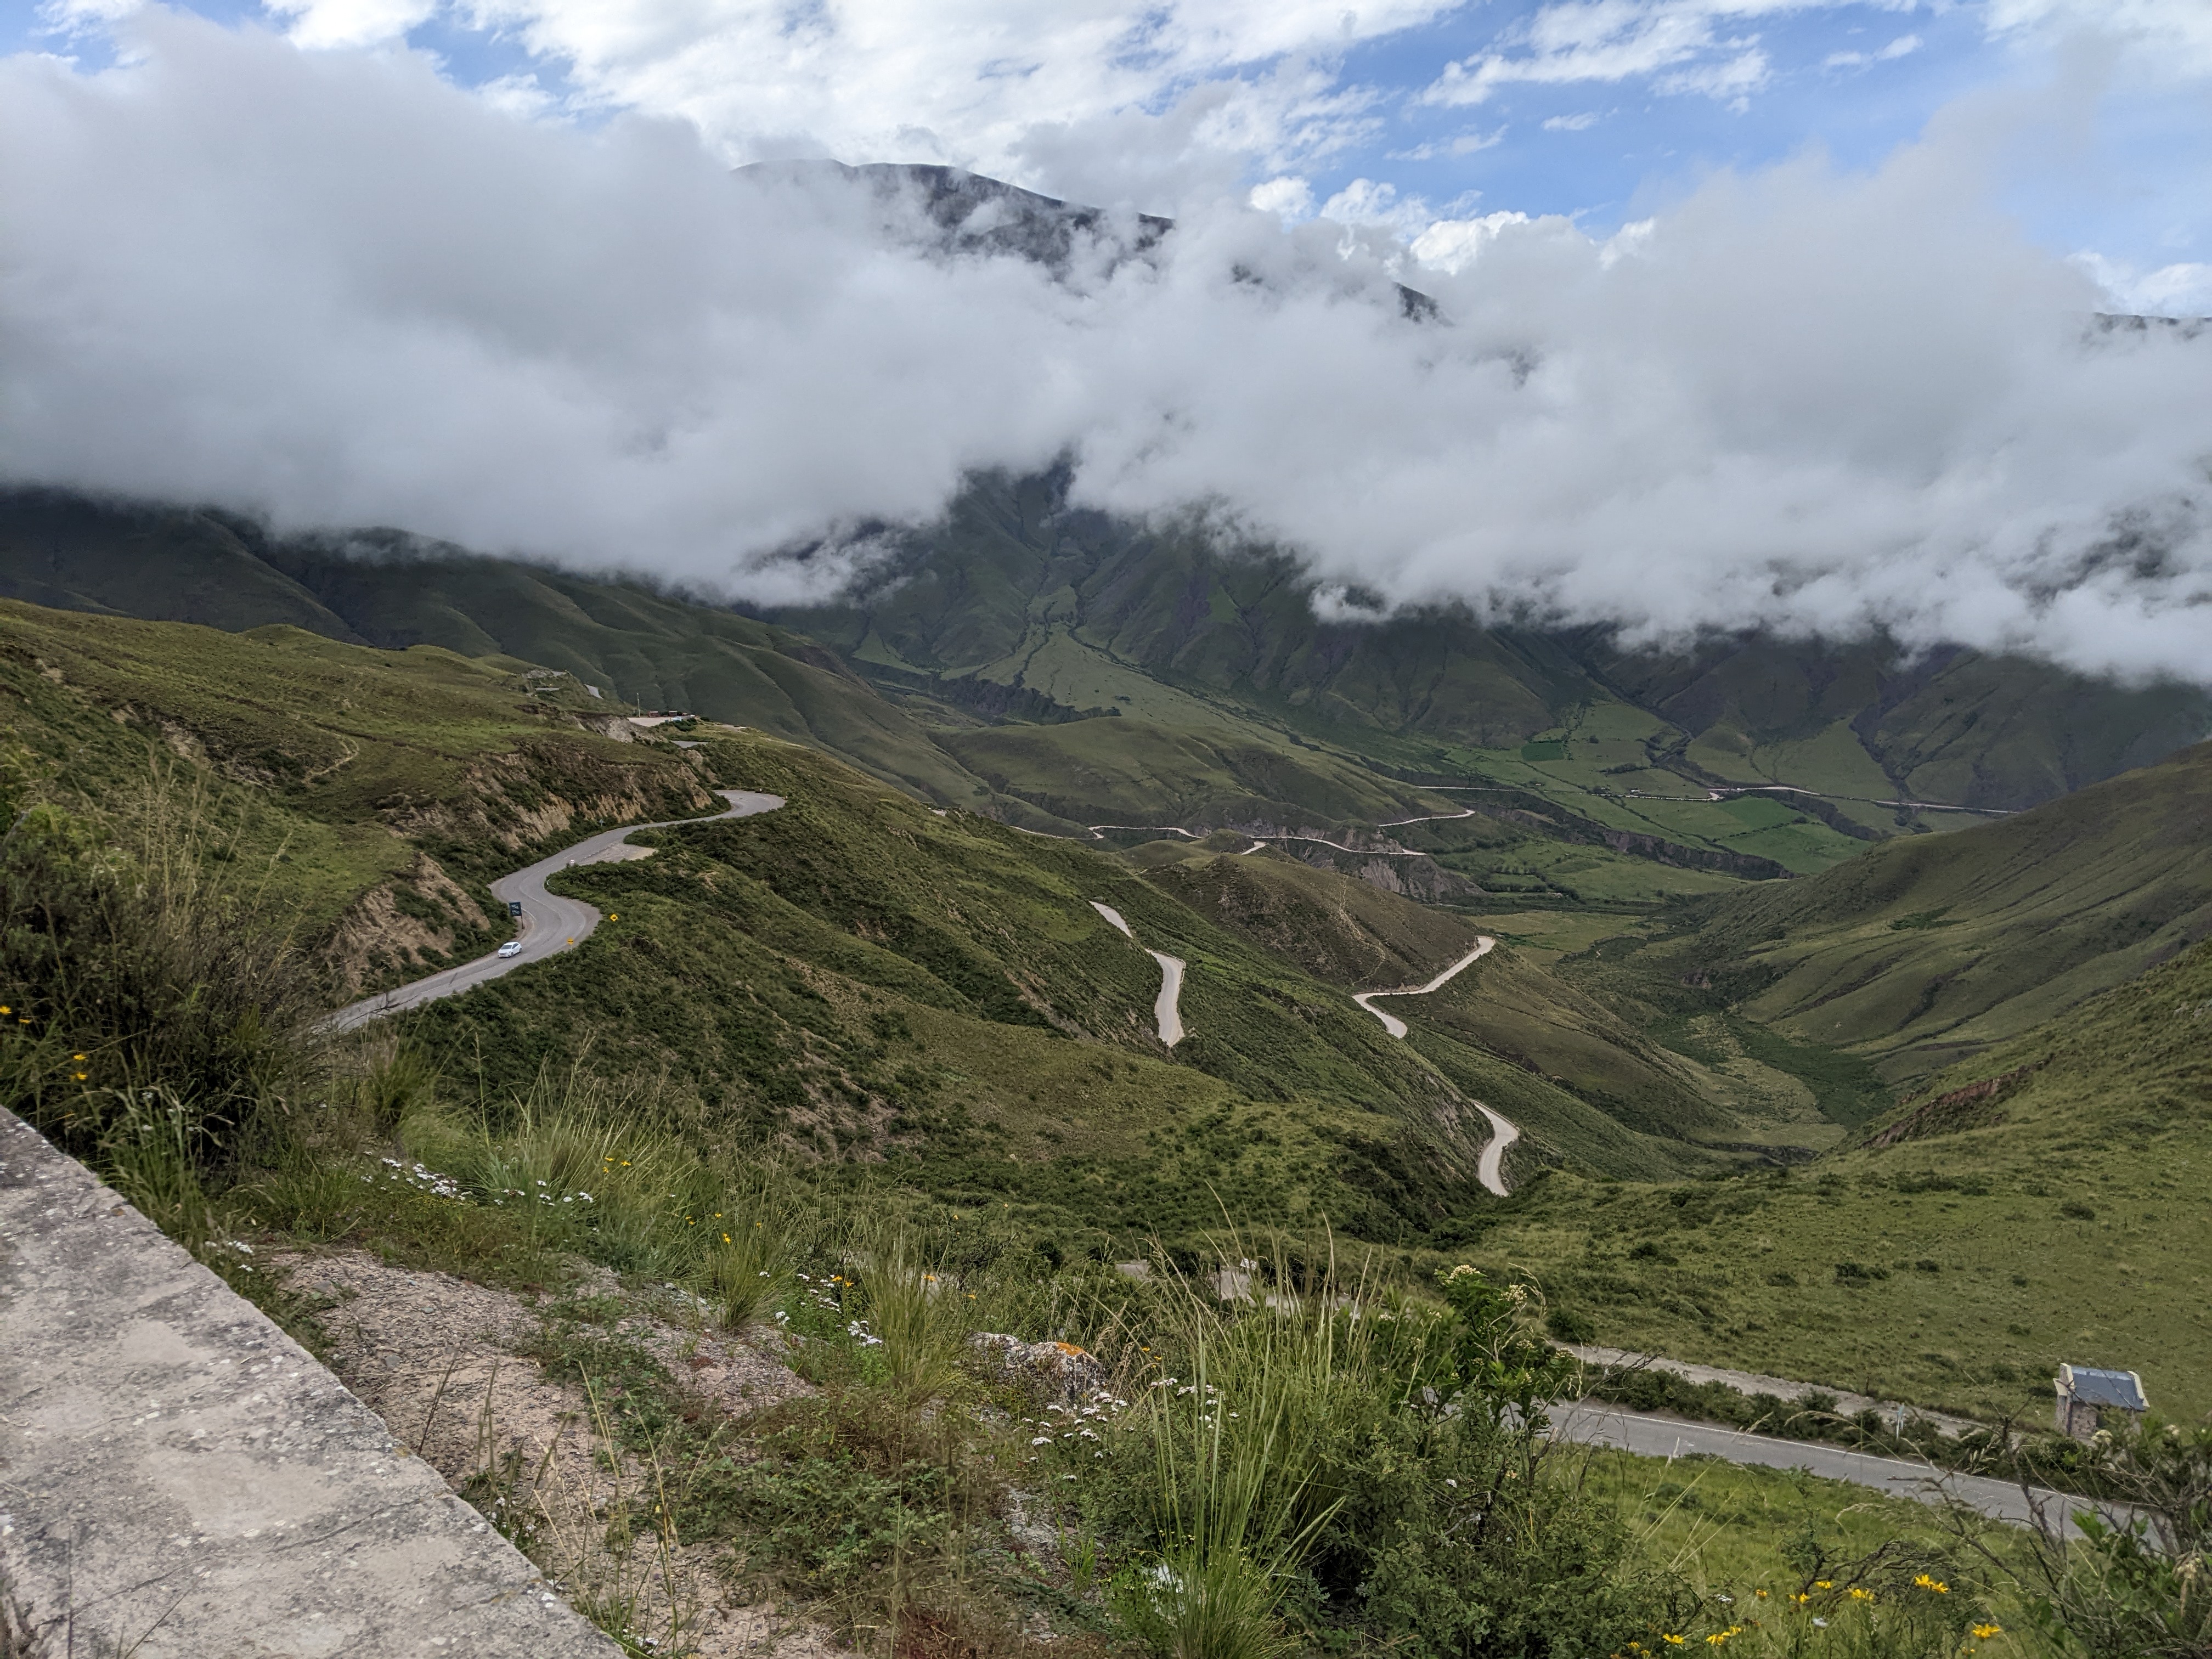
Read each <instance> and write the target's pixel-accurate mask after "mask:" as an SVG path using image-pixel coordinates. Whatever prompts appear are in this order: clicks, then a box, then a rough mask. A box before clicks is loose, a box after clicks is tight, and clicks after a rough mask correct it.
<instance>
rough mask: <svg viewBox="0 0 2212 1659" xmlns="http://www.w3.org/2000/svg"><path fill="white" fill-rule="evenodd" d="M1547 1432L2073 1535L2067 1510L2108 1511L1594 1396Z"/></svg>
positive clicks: (1562, 1411) (1568, 1409)
mask: <svg viewBox="0 0 2212 1659" xmlns="http://www.w3.org/2000/svg"><path fill="white" fill-rule="evenodd" d="M1552 1433H1553V1437H1554V1438H1555V1439H1559V1440H1568V1441H1575V1442H1578V1443H1582V1444H1584V1445H1592V1446H1612V1447H1614V1448H1616V1449H1619V1450H1621V1451H1626V1452H1633V1453H1635V1454H1636V1455H1638V1456H1639V1457H1663V1458H1667V1459H1669V1460H1672V1459H1674V1458H1677V1457H1717V1458H1720V1459H1722V1460H1723V1462H1729V1463H1745V1464H1750V1465H1753V1466H1754V1467H1757V1468H1770V1469H1803V1470H1805V1471H1806V1472H1808V1474H1818V1475H1824V1476H1826V1478H1827V1479H1829V1480H1848V1481H1850V1482H1852V1483H1853V1484H1854V1485H1857V1486H1871V1487H1873V1488H1874V1489H1875V1491H1876V1492H1887V1493H1889V1494H1890V1495H1891V1496H1893V1497H1897V1498H1917V1499H1919V1500H1920V1501H1921V1502H1922V1503H1924V1504H1942V1503H1943V1502H1945V1501H1946V1500H1948V1499H1956V1500H1957V1501H1958V1502H1960V1503H1961V1504H1966V1506H1967V1507H1968V1508H1969V1509H1974V1510H1980V1511H1981V1512H1982V1513H1983V1514H1984V1515H1987V1516H1993V1517H1994V1518H1996V1519H1997V1520H1999V1521H2009V1522H2013V1523H2014V1524H2015V1526H2023V1527H2039V1528H2040V1527H2049V1526H2057V1527H2059V1528H2062V1529H2063V1531H2064V1533H2065V1534H2067V1535H2068V1536H2075V1537H2078V1536H2079V1535H2080V1528H2077V1527H2076V1526H2075V1524H2074V1521H2073V1515H2074V1512H2075V1510H2100V1511H2105V1512H2106V1513H2108V1514H2110V1513H2111V1511H2110V1506H2108V1505H2104V1504H2098V1503H2096V1502H2094V1501H2093V1500H2092V1499H2090V1498H2073V1497H2069V1496H2067V1495H2066V1494H2065V1493H2063V1492H2051V1491H2049V1490H2046V1489H2045V1488H2043V1487H2039V1486H2032V1487H2030V1488H2028V1489H2027V1491H2025V1492H2023V1491H2021V1488H2020V1486H2018V1485H2017V1484H2015V1483H2014V1482H2012V1481H2008V1480H1992V1479H1991V1478H1990V1476H1988V1475H1982V1474H1954V1473H1951V1472H1949V1471H1948V1470H1942V1469H1936V1468H1931V1467H1930V1466H1929V1465H1928V1464H1926V1463H1914V1462H1907V1461H1906V1460H1905V1459H1904V1458H1901V1457H1876V1456H1875V1455H1873V1454H1872V1453H1870V1452H1861V1451H1851V1450H1849V1449H1846V1448H1844V1447H1842V1446H1831V1445H1827V1444H1825V1443H1822V1442H1820V1441H1817V1440H1784V1439H1780V1438H1778V1437H1774V1436H1771V1435H1764V1434H1747V1433H1745V1432H1744V1431H1742V1430H1741V1429H1724V1428H1722V1427H1721V1426H1719V1425H1717V1424H1713V1423H1691V1422H1686V1421H1685V1420H1683V1419H1680V1418H1674V1417H1662V1416H1660V1415H1658V1414H1656V1413H1649V1412H1638V1411H1630V1410H1628V1409H1626V1407H1620V1406H1613V1405H1608V1404H1607V1403H1605V1402H1604V1401H1597V1400H1580V1401H1576V1402H1575V1403H1573V1404H1572V1405H1570V1406H1563V1407H1559V1410H1557V1411H1556V1412H1554V1413H1553V1416H1552Z"/></svg>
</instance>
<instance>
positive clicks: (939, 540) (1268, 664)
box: [783, 477, 2212, 867]
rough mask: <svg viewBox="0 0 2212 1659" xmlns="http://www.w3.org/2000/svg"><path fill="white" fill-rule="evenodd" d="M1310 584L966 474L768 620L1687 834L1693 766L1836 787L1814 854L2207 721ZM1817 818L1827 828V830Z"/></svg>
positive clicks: (2053, 790) (1777, 647)
mask: <svg viewBox="0 0 2212 1659" xmlns="http://www.w3.org/2000/svg"><path fill="white" fill-rule="evenodd" d="M1313 592H1314V585H1313V582H1312V580H1311V579H1310V578H1309V577H1307V576H1306V575H1305V574H1304V573H1303V571H1302V570H1301V568H1299V567H1298V565H1297V563H1296V562H1295V561H1293V560H1291V559H1290V558H1287V557H1285V556H1281V555H1279V554H1269V553H1265V552H1250V551H1243V550H1231V549H1228V548H1225V547H1224V546H1223V545H1222V544H1220V542H1219V541H1218V539H1216V538H1212V537H1210V536H1208V535H1207V534H1206V533H1204V532H1203V531H1202V530H1201V529H1200V528H1196V527H1193V526H1187V525H1186V526H1165V527H1162V528H1158V529H1145V528H1140V527H1138V526H1131V525H1127V524H1124V523H1121V522H1119V521H1116V520H1111V519H1109V518H1107V517H1106V516H1104V515H1103V514H1100V513H1092V512H1085V511H1080V510H1075V509H1071V508H1069V507H1067V506H1066V501H1065V498H1064V494H1063V491H1062V486H1061V484H1060V481H1059V480H1057V479H1056V478H1054V477H1030V478H1024V479H1018V480H1017V479H1011V478H1004V477H984V478H979V479H976V480H975V481H973V482H972V483H971V485H970V487H969V489H967V490H966V491H965V492H964V493H963V495H961V497H960V498H959V499H958V500H957V501H955V503H954V504H953V506H952V507H951V509H950V510H949V511H948V513H947V514H946V515H945V519H944V520H943V521H942V522H941V523H939V524H938V525H935V526H930V527H928V528H927V529H925V530H922V531H919V532H914V533H913V534H912V535H911V536H909V537H908V538H907V541H906V544H905V546H904V547H903V549H902V552H901V553H900V555H899V556H897V557H896V558H895V559H894V560H893V561H891V562H890V564H888V565H887V566H886V567H885V568H884V569H883V571H882V572H881V573H880V575H879V578H878V580H877V582H876V584H875V585H874V586H872V587H869V588H866V589H864V590H863V591H861V592H858V593H856V594H855V595H854V596H853V597H852V598H850V599H848V600H846V601H844V602H842V603H840V604H837V605H830V606H826V607H819V608H815V609H810V610H805V611H789V612H787V613H785V614H784V617H783V620H785V621H787V622H788V623H791V624H792V625H793V626H794V627H797V628H800V629H805V631H806V632H808V633H809V634H811V635H814V636H815V637H817V638H819V639H821V640H823V641H825V642H827V643H829V644H830V645H832V646H833V647H836V649H838V650H839V651H841V652H842V653H845V654H846V655H847V656H848V658H850V659H852V660H853V661H854V664H855V665H856V666H858V667H859V668H860V669H861V670H862V671H864V672H867V673H870V674H871V675H872V676H874V677H876V678H878V682H879V683H881V684H884V685H886V686H887V687H890V688H901V687H904V688H909V689H912V688H924V687H927V686H928V685H930V684H938V685H943V684H951V683H972V682H974V681H975V680H982V681H987V682H994V683H1002V684H1012V685H1018V686H1022V687H1024V688H1027V689H1032V690H1036V691H1039V692H1042V693H1044V694H1046V695H1048V696H1052V697H1054V698H1056V699H1057V700H1059V701H1060V702H1063V703H1066V704H1068V705H1071V706H1073V707H1075V708H1085V707H1089V706H1091V705H1093V704H1098V703H1104V702H1108V701H1109V699H1112V700H1114V701H1115V702H1121V701H1122V700H1124V699H1126V700H1127V705H1128V706H1129V708H1130V712H1138V711H1139V709H1141V708H1142V706H1143V704H1144V702H1145V701H1146V698H1147V697H1151V698H1152V699H1155V700H1158V701H1167V700H1170V699H1172V700H1174V701H1176V702H1177V703H1178V704H1179V706H1180V707H1181V708H1182V709H1183V710H1184V711H1185V714H1184V715H1183V716H1181V717H1179V718H1191V717H1194V715H1195V713H1196V711H1198V710H1201V709H1202V710H1208V711H1211V713H1212V715H1213V717H1214V718H1215V719H1217V720H1220V719H1225V718H1227V717H1229V716H1231V715H1233V716H1235V717H1237V718H1238V719H1240V720H1248V721H1253V722H1255V723H1257V724H1259V725H1261V726H1264V727H1269V728H1273V729H1275V730H1278V731H1281V732H1286V733H1292V734H1296V735H1297V736H1298V737H1300V738H1304V739H1305V740H1307V741H1324V742H1328V743H1330V744H1342V745H1345V746H1347V747H1350V748H1352V749H1355V750H1358V752H1359V753H1360V754H1361V755H1363V756H1364V757H1368V758H1370V759H1371V760H1373V761H1375V762H1376V763H1380V764H1382V765H1383V766H1384V767H1385V768H1387V769H1394V770H1395V771H1397V772H1398V773H1399V774H1400V775H1408V776H1423V775H1425V776H1432V777H1435V778H1437V779H1438V780H1441V779H1442V778H1443V777H1444V776H1446V775H1454V776H1457V777H1474V778H1482V777H1491V776H1496V777H1498V778H1499V779H1500V781H1508V782H1520V783H1525V784H1527V785H1528V786H1529V787H1534V788H1536V789H1538V790H1539V791H1540V792H1542V793H1552V794H1554V795H1555V796H1556V797H1557V798H1558V799H1561V800H1562V801H1567V800H1570V799H1580V800H1581V801H1582V802H1583V805H1584V806H1585V807H1586V808H1587V809H1588V810H1592V811H1607V812H1616V813H1620V812H1625V813H1626V814H1627V815H1628V817H1627V818H1624V820H1623V826H1624V827H1627V824H1628V822H1629V820H1630V819H1632V818H1633V817H1636V816H1638V815H1640V814H1645V813H1648V812H1649V811H1651V810H1652V809H1650V808H1648V807H1645V806H1642V805H1632V804H1630V802H1629V797H1630V795H1631V792H1633V791H1637V790H1644V791H1646V792H1649V793H1654V794H1657V795H1677V796H1686V797H1687V798H1688V799H1686V800H1685V801H1683V802H1681V803H1680V804H1679V805H1677V806H1675V807H1674V808H1671V809H1667V816H1668V817H1669V818H1670V819H1671V820H1672V821H1673V827H1672V829H1671V830H1670V831H1669V832H1668V833H1671V834H1672V836H1674V838H1675V839H1678V840H1688V841H1690V842H1692V844H1697V845H1713V846H1718V845H1723V844H1725V843H1727V842H1729V840H1730V838H1731V837H1732V836H1736V835H1738V834H1740V833H1741V832H1742V831H1743V830H1744V829H1745V828H1746V826H1745V825H1743V824H1741V823H1731V822H1729V820H1727V819H1726V818H1725V817H1721V816H1720V815H1719V814H1718V813H1717V811H1716V810H1715V809H1714V808H1713V807H1712V805H1711V803H1709V802H1707V801H1706V800H1705V791H1704V790H1703V789H1702V788H1697V787H1689V788H1686V787H1685V786H1686V785H1689V786H1696V785H1703V784H1729V783H1735V784H1745V785H1756V784H1760V783H1771V782H1776V781H1781V782H1787V783H1791V784H1795V785H1797V786H1800V787H1804V788H1807V789H1811V790H1816V791H1824V792H1827V793H1831V794H1832V795H1834V796H1836V797H1838V798H1839V799H1837V800H1836V801H1835V802H1833V803H1832V808H1828V807H1822V808H1820V809H1819V810H1817V811H1814V812H1813V813H1811V814H1810V816H1811V817H1813V819H1814V822H1813V823H1812V824H1811V825H1810V827H1809V828H1804V827H1802V826H1801V829H1802V830H1803V832H1802V834H1801V835H1800V837H1799V839H1800V840H1801V841H1802V842H1806V843H1807V845H1806V847H1805V848H1803V849H1802V851H1801V852H1799V854H1798V855H1797V863H1798V864H1799V865H1806V866H1808V867H1819V863H1820V862H1822V861H1825V862H1829V863H1832V862H1834V861H1836V860H1838V859H1839V858H1842V857H1845V856H1848V855H1849V854H1850V852H1851V851H1852V850H1854V849H1853V848H1852V847H1851V845H1850V840H1851V838H1852V837H1854V836H1883V835H1887V834H1891V833H1893V832H1894V831H1895V829H1897V828H1898V827H1899V824H1898V822H1897V817H1898V815H1897V812H1896V810H1895V809H1894V808H1893V807H1890V808H1884V807H1879V806H1875V805H1870V804H1869V802H1872V801H1880V800H1894V799H1898V798H1899V796H1900V794H1902V795H1903V796H1905V798H1909V799H1923V800H1929V801H1936V802H1944V803H1949V804H1952V805H1960V806H1972V807H1984V808H1992V809H2011V808H2016V807H2020V806H2025V805H2033V803H2035V802H2037V801H2040V800H2045V799H2051V797H2052V796H2054V795H2056V794H2057V793H2062V792H2063V791H2064V790H2066V789H2069V788H2073V787H2080V786H2081V784H2083V783H2087V782H2090V781H2095V780H2096V779H2098V778H2101V777H2106V776H2110V775H2112V774H2113V773H2115V772H2118V771H2120V770H2123V769H2126V768H2128V767H2130V766H2135V765H2140V764H2143V763H2147V762H2148V761H2151V760H2154V759H2156V758H2158V757H2160V756H2162V755H2164V754H2166V753H2168V752H2171V751H2172V750H2173V749H2175V748H2177V747H2179V746H2180V745H2181V744H2186V743H2190V742H2193V741H2195V740H2197V738H2202V737H2203V736H2204V735H2205V734H2206V732H2208V730H2212V698H2208V697H2207V696H2206V695H2205V694H2204V693H2203V692H2202V691H2200V690H2192V689H2188V688H2181V687H2167V688H2152V689H2148V690H2118V689H2115V688H2111V687H2104V686H2099V685H2096V684H2092V683H2089V682H2087V681H2084V680H2081V678H2078V677H2075V676H2071V675H2068V674H2065V673H2063V672H2061V671H2057V670H2054V669H2051V668H2048V667H2045V666H2043V665H2038V664H2033V663H2030V662H2027V661H2023V660H2020V659H1996V658H1989V657H1984V656H1979V655H1977V654H1975V653H1967V652H1958V651H1951V652H1942V653H1933V654H1930V655H1929V656H1926V657H1924V658H1923V659H1918V660H1917V661H1906V660H1900V659H1899V654H1898V653H1897V652H1896V651H1895V650H1894V649H1893V647H1889V646H1887V645H1886V644H1884V643H1883V642H1881V641H1871V642H1869V643H1866V644H1863V645H1858V646H1849V647H1832V646H1825V645H1820V644H1817V643H1800V642H1789V641H1763V640H1759V639H1751V640H1727V641H1714V642H1711V644H1709V645H1706V646H1705V647H1700V648H1699V650H1697V651H1695V652H1694V653H1689V654H1686V655H1680V656H1674V655H1666V654H1653V653H1624V652H1622V651H1621V650H1620V649H1619V648H1618V647H1615V646H1614V645H1613V644H1612V643H1611V642H1610V641H1609V640H1608V639H1607V637H1605V636H1603V635H1597V634H1593V633H1588V632H1579V633H1565V634H1543V633H1539V632H1534V631H1531V630H1528V629H1515V628H1489V627H1485V626H1482V625H1480V624H1479V623H1477V622H1475V621H1474V619H1473V618H1472V617H1468V616H1466V615H1464V614H1458V613H1453V612H1450V611H1431V612H1426V613H1418V614H1413V615H1406V616H1398V617H1389V618H1384V617H1380V616H1375V617H1371V618H1368V617H1363V616H1362V614H1361V613H1360V612H1359V611H1358V608H1357V597H1358V596H1356V595H1354V596H1351V597H1350V601H1349V602H1348V604H1347V605H1346V606H1342V607H1340V608H1339V609H1338V611H1336V613H1335V615H1334V619H1330V620H1324V619H1322V618H1321V617H1316V614H1315V611H1314V608H1313ZM1046 740H1047V741H1049V740H1050V734H1049V733H1048V734H1047V738H1046ZM1578 744H1583V745H1591V746H1603V747H1604V748H1605V749H1606V752H1605V754H1604V756H1603V757H1602V760H1601V762H1599V763H1597V764H1594V765H1592V766H1591V767H1589V769H1588V770H1587V772H1584V771H1582V770H1579V769H1573V768H1567V769H1561V770H1558V771H1554V770H1553V768H1552V764H1551V763H1558V762H1561V761H1571V760H1574V759H1576V758H1578V757H1579V756H1578V750H1577V745H1578ZM1524 746H1526V747H1527V748H1528V749H1531V750H1534V752H1526V753H1524V752H1523V750H1524ZM1591 758H1592V759H1593V760H1594V761H1595V760H1596V759H1597V757H1596V756H1595V754H1593V755H1592V756H1591ZM1014 781H1015V782H1016V783H1017V784H1018V782H1019V780H1018V778H1017V779H1015V780H1014ZM1851 797H1863V798H1866V799H1857V800H1855V799H1850V798H1851ZM1793 816H1794V815H1793ZM1835 817H1840V818H1841V819H1842V821H1843V823H1844V826H1846V827H1844V828H1843V829H1841V830H1840V832H1837V833H1831V831H1833V830H1834V828H1835V826H1833V825H1832V824H1831V823H1830V822H1829V820H1830V819H1832V818H1835ZM1937 822H1938V823H1939V827H1948V823H1949V821H1948V819H1946V820H1941V821H1937ZM1640 827H1642V828H1644V829H1647V830H1649V829H1651V828H1652V827H1653V826H1652V825H1650V823H1644V824H1643V825H1641V826H1640ZM1740 850H1746V851H1753V852H1762V851H1765V850H1766V849H1764V848H1756V847H1753V848H1741V849H1740ZM1766 855H1768V856H1779V855H1780V854H1778V853H1775V852H1767V854H1766ZM1808 860H1809V861H1810V862H1809V864H1808ZM1784 862H1790V859H1788V858H1784Z"/></svg>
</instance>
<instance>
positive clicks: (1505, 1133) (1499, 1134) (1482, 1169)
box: [1474, 1100, 1521, 1198]
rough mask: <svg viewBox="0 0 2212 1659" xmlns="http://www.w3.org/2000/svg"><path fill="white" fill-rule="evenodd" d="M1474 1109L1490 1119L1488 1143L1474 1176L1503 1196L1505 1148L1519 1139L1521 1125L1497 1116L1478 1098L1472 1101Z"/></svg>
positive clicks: (1499, 1195)
mask: <svg viewBox="0 0 2212 1659" xmlns="http://www.w3.org/2000/svg"><path fill="white" fill-rule="evenodd" d="M1474 1109H1475V1110H1476V1111H1478V1112H1480V1113H1481V1114H1482V1115H1483V1116H1485V1117H1486V1118H1488V1119H1489V1120H1490V1145H1488V1146H1485V1147H1484V1148H1483V1149H1482V1161H1481V1162H1480V1164H1477V1165H1476V1166H1475V1170H1474V1178H1475V1179H1476V1180H1477V1181H1480V1182H1481V1183H1482V1184H1483V1185H1484V1186H1486V1187H1487V1188H1490V1190H1491V1191H1492V1192H1493V1193H1496V1194H1498V1197H1500V1198H1503V1197H1504V1196H1505V1149H1506V1148H1507V1147H1508V1146H1511V1145H1512V1144H1513V1143H1514V1142H1515V1141H1516V1140H1518V1139H1521V1126H1520V1125H1519V1124H1517V1123H1514V1122H1511V1121H1509V1120H1507V1119H1505V1118H1502V1117H1500V1116H1498V1114H1497V1113H1495V1112H1493V1111H1492V1110H1491V1109H1490V1108H1489V1107H1487V1106H1486V1105H1484V1104H1483V1103H1481V1102H1480V1101H1479V1100H1478V1101H1476V1102H1475V1103H1474Z"/></svg>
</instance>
